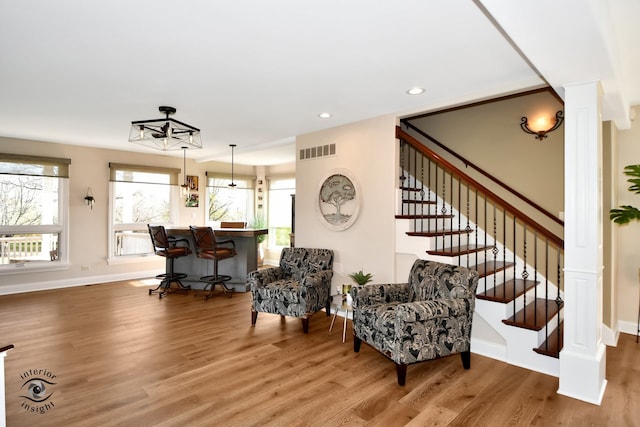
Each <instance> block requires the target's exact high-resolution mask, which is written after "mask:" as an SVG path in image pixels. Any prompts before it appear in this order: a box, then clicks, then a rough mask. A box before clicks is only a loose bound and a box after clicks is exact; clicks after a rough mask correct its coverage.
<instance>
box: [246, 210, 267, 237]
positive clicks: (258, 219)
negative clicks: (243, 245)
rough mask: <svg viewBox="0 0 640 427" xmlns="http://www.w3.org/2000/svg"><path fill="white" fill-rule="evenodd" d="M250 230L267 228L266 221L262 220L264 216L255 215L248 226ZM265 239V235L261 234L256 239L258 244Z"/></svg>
mask: <svg viewBox="0 0 640 427" xmlns="http://www.w3.org/2000/svg"><path fill="white" fill-rule="evenodd" d="M250 227H251V228H255V229H263V228H267V221H266V220H265V219H264V215H256V216H254V217H253V221H252V222H251V224H250ZM266 238H267V234H261V235H259V236H258V237H256V239H257V241H258V244H260V243H262V242H264V241H265V240H266Z"/></svg>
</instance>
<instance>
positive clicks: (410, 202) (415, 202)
mask: <svg viewBox="0 0 640 427" xmlns="http://www.w3.org/2000/svg"><path fill="white" fill-rule="evenodd" d="M402 203H403V204H408V205H435V204H436V201H435V200H411V199H402Z"/></svg>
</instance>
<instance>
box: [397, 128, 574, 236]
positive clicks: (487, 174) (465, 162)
mask: <svg viewBox="0 0 640 427" xmlns="http://www.w3.org/2000/svg"><path fill="white" fill-rule="evenodd" d="M402 123H403V124H404V125H405V126H407V127H408V128H411V129H413V130H414V131H416V132H418V133H419V134H420V135H422V136H423V137H425V138H427V139H428V140H429V141H431V142H433V143H434V144H435V145H437V146H438V147H440V148H442V149H443V150H445V151H446V152H447V153H449V154H451V155H452V156H453V157H455V158H456V159H458V160H460V161H461V162H462V163H464V165H465V166H467V167H471V168H472V169H475V170H476V171H477V172H479V173H480V174H482V175H484V176H486V177H487V178H489V179H490V180H491V181H493V182H495V183H496V184H498V185H499V186H501V187H502V188H504V189H505V190H507V191H509V192H511V193H512V194H514V195H515V196H516V197H518V198H520V199H521V200H524V201H525V202H526V203H527V204H529V205H530V206H533V207H534V208H536V209H537V210H538V211H540V212H541V213H543V214H544V215H545V216H547V217H549V218H551V219H552V220H553V221H555V222H557V223H558V224H560V225H562V226H564V221H563V220H561V219H560V218H558V217H557V216H555V215H554V214H552V213H551V212H549V211H548V210H546V209H545V208H543V207H542V206H540V205H538V204H537V203H536V202H534V201H533V200H531V199H529V198H528V197H527V196H525V195H524V194H522V193H520V192H519V191H517V190H515V189H514V188H512V187H511V186H509V185H507V184H505V183H504V182H502V181H500V180H499V179H498V178H496V177H494V176H493V175H491V174H490V173H488V172H486V171H485V170H484V169H482V168H480V167H479V166H476V165H475V164H473V163H472V162H470V161H468V160H467V159H465V158H464V157H462V156H461V155H460V154H458V153H456V152H455V151H453V150H452V149H450V148H449V147H447V146H446V145H444V144H443V143H441V142H440V141H438V140H437V139H435V138H433V137H432V136H430V135H428V134H427V133H426V132H424V131H422V130H421V129H419V128H417V127H416V126H415V125H413V124H411V123H409V122H408V121H406V120H404V121H402Z"/></svg>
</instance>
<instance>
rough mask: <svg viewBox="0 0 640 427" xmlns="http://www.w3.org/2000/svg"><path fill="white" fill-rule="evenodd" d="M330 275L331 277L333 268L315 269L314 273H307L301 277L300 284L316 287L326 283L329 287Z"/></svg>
mask: <svg viewBox="0 0 640 427" xmlns="http://www.w3.org/2000/svg"><path fill="white" fill-rule="evenodd" d="M331 277H333V270H322V271H316V272H315V273H311V274H307V275H306V276H304V277H303V278H302V283H301V285H302V286H306V287H310V286H311V287H318V286H321V285H326V286H328V287H329V288H330V287H331Z"/></svg>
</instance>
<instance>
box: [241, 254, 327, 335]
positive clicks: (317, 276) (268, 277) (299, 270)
mask: <svg viewBox="0 0 640 427" xmlns="http://www.w3.org/2000/svg"><path fill="white" fill-rule="evenodd" d="M332 268H333V251H332V250H329V249H307V248H284V249H283V250H282V254H281V255H280V265H279V266H278V267H271V268H265V269H261V270H256V271H252V272H251V273H249V274H248V276H247V279H248V282H249V285H250V286H251V296H252V303H251V325H252V326H255V324H256V320H257V318H258V312H263V313H272V314H279V315H281V316H293V317H299V318H301V319H302V330H303V331H304V333H307V332H309V317H310V316H311V315H312V314H313V313H315V312H316V311H319V310H321V309H322V308H326V310H327V316H329V314H330V306H331V292H330V290H331V277H332V276H333V270H332Z"/></svg>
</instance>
